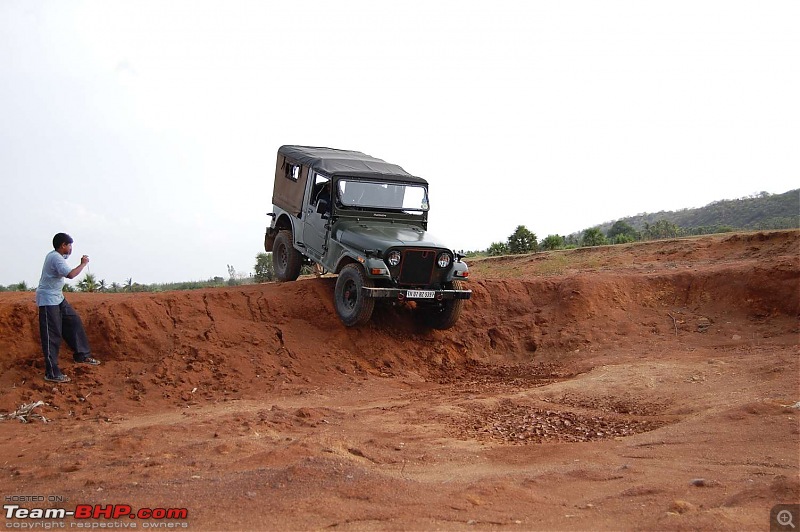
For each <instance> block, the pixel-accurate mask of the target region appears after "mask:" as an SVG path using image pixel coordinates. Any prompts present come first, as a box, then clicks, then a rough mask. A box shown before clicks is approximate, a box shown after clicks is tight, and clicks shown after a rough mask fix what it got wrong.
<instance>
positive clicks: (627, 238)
mask: <svg viewBox="0 0 800 532" xmlns="http://www.w3.org/2000/svg"><path fill="white" fill-rule="evenodd" d="M610 240H611V243H612V244H628V243H630V242H636V239H635V238H633V237H632V236H631V235H628V234H625V233H621V234H618V235H617V236H615V237H614V238H612V239H610Z"/></svg>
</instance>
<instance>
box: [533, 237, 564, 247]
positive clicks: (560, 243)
mask: <svg viewBox="0 0 800 532" xmlns="http://www.w3.org/2000/svg"><path fill="white" fill-rule="evenodd" d="M565 245H566V241H565V240H564V237H563V236H561V235H548V236H547V238H545V239H544V240H542V241H541V242H539V247H540V248H541V249H544V250H547V251H551V250H554V249H564V246H565Z"/></svg>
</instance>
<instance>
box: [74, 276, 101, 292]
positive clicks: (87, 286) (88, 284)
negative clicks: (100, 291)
mask: <svg viewBox="0 0 800 532" xmlns="http://www.w3.org/2000/svg"><path fill="white" fill-rule="evenodd" d="M98 286H99V285H98V284H97V278H96V277H95V276H94V274H93V273H87V274H86V277H84V278H83V279H82V280H81V281H80V282H79V283H78V288H79V289H80V291H81V292H95V291H97V287H98Z"/></svg>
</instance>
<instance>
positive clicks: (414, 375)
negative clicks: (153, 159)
mask: <svg viewBox="0 0 800 532" xmlns="http://www.w3.org/2000/svg"><path fill="white" fill-rule="evenodd" d="M471 269H472V271H473V276H472V281H471V282H470V287H471V288H472V289H473V291H474V295H473V298H472V300H470V301H469V302H467V304H466V307H465V312H464V314H462V319H461V321H460V322H459V323H458V325H457V326H456V327H455V328H454V329H451V330H449V331H444V332H441V331H428V330H425V329H424V328H422V327H420V326H419V325H418V324H417V323H416V321H415V320H414V315H413V312H412V311H411V310H410V309H409V308H407V307H402V308H379V309H377V310H376V313H375V316H374V318H373V321H372V322H371V323H370V324H368V325H367V326H364V327H362V328H357V329H348V328H345V327H344V326H342V325H341V323H340V322H339V320H338V318H337V317H336V316H335V313H334V310H333V305H332V292H333V285H334V283H335V279H334V278H333V277H324V278H321V279H313V278H309V279H301V280H299V281H297V282H294V283H287V284H263V285H255V286H243V287H235V288H226V289H213V290H202V291H193V292H166V293H160V294H151V293H145V294H68V296H67V297H68V299H69V300H70V302H71V303H72V305H73V306H74V307H75V308H76V309H77V310H78V312H79V313H80V314H81V316H82V317H83V321H84V324H85V325H86V328H87V331H88V333H89V339H90V341H91V343H92V346H93V350H94V353H95V356H97V357H98V358H100V359H102V361H103V364H102V365H101V366H99V367H77V366H76V365H74V364H73V363H72V362H71V355H70V353H69V352H68V350H67V349H66V347H65V348H64V351H63V352H62V356H61V366H62V370H63V371H64V372H65V373H66V374H68V375H69V376H71V377H72V379H73V380H72V382H71V383H69V384H66V385H57V386H54V385H52V384H50V383H46V382H44V380H43V379H42V377H43V362H42V356H41V352H40V348H39V343H38V342H39V336H38V330H37V316H36V307H35V305H34V303H33V297H32V294H30V293H2V294H0V368H2V369H1V371H2V374H0V413H5V412H10V411H13V410H15V409H16V408H17V407H19V406H20V405H21V404H23V403H31V402H33V401H38V400H42V401H44V402H45V403H46V405H45V406H42V407H39V408H38V409H37V410H36V412H37V413H40V414H43V415H44V416H46V417H47V418H48V419H49V420H50V422H49V423H46V424H45V423H42V422H40V421H32V422H30V423H27V424H23V423H19V422H17V421H12V420H5V421H0V428H2V431H0V495H3V496H4V497H9V496H21V495H43V496H45V500H46V499H47V496H51V495H52V496H60V497H64V498H66V499H67V502H60V503H56V502H54V503H44V506H53V507H62V508H66V509H68V510H69V509H74V507H75V506H76V505H78V504H102V505H108V504H128V505H131V506H133V507H134V508H140V507H161V508H182V507H185V508H187V509H188V518H186V519H183V520H178V521H170V522H171V523H172V524H178V525H181V526H182V523H186V524H188V527H189V528H191V529H198V530H199V529H228V530H238V529H271V530H287V529H293V530H294V529H319V528H327V527H336V528H337V529H341V530H353V529H401V530H409V529H413V530H430V529H440V530H441V529H444V530H449V529H470V530H474V529H493V530H494V529H508V530H530V529H569V530H580V529H588V528H592V529H640V528H644V529H687V528H691V529H697V528H702V529H711V530H715V529H719V530H723V529H724V530H730V529H766V528H767V527H768V526H769V512H770V508H771V507H772V506H773V505H775V504H778V503H800V477H799V475H800V435H799V434H800V430H798V427H799V426H800V425H799V423H798V420H799V419H800V410H798V408H797V407H798V405H797V403H798V401H800V371H799V370H800V357H798V345H799V344H800V328H799V327H798V316H799V315H800V232H798V231H782V232H769V233H748V234H733V235H722V236H709V237H701V238H694V239H686V240H674V241H664V242H656V243H644V244H634V245H625V246H613V247H603V248H592V249H579V250H572V251H566V252H552V253H539V254H534V255H528V256H522V257H503V258H496V259H486V260H482V261H475V262H474V263H473V264H471ZM4 504H8V501H6V502H4ZM39 504H41V503H39ZM20 506H22V507H28V508H32V507H34V506H36V504H35V503H30V502H23V503H20ZM3 520H5V521H6V522H7V524H13V523H14V522H17V523H19V522H21V521H20V520H15V519H10V520H9V519H6V516H5V515H4V516H3ZM65 522H66V527H67V528H69V527H70V525H71V524H73V523H75V522H76V520H74V519H72V518H67V520H66V521H65ZM147 522H148V521H147V520H144V521H141V520H140V521H135V520H130V519H127V520H121V521H119V522H118V523H117V524H122V525H126V526H131V525H133V524H138V526H139V528H141V527H142V525H143V524H146V523H147ZM151 522H152V521H151ZM163 524H164V523H162V525H163Z"/></svg>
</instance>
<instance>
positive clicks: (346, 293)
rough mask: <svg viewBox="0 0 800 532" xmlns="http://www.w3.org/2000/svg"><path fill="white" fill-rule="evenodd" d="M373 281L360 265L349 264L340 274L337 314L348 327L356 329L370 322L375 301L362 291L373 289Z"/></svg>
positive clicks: (336, 298)
mask: <svg viewBox="0 0 800 532" xmlns="http://www.w3.org/2000/svg"><path fill="white" fill-rule="evenodd" d="M372 286H373V283H372V280H371V279H369V278H368V277H367V275H366V273H365V272H364V268H362V267H361V265H360V264H355V263H354V264H348V265H347V266H345V267H344V268H342V271H341V272H340V273H339V278H338V279H336V289H335V290H334V302H335V304H336V314H338V315H339V319H340V320H342V323H344V324H345V325H346V326H347V327H355V326H356V325H362V324H364V323H366V322H368V321H369V319H370V318H371V317H372V311H373V310H374V308H375V300H374V299H372V298H371V297H364V294H363V293H362V291H361V289H362V288H363V287H367V288H372Z"/></svg>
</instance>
